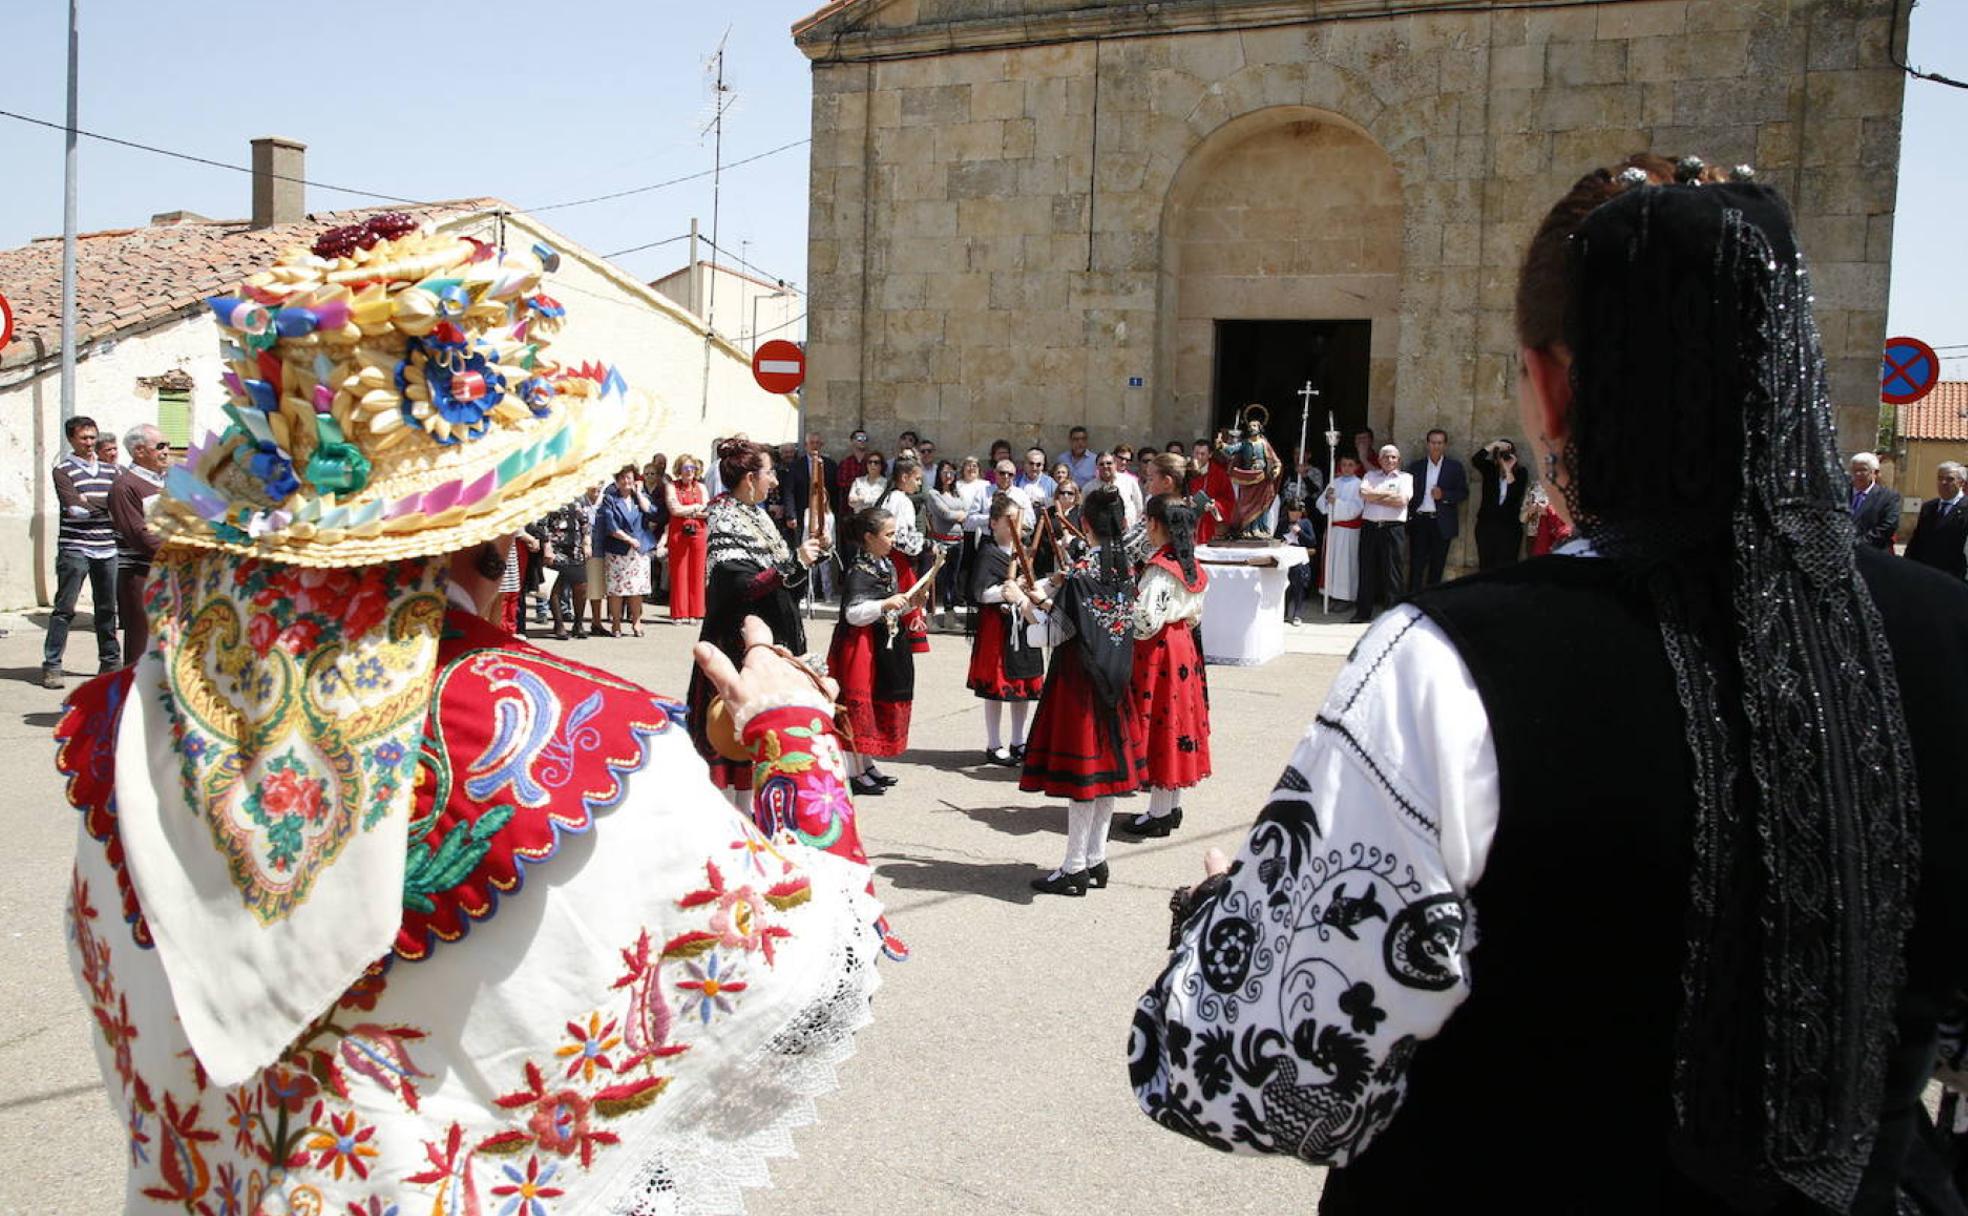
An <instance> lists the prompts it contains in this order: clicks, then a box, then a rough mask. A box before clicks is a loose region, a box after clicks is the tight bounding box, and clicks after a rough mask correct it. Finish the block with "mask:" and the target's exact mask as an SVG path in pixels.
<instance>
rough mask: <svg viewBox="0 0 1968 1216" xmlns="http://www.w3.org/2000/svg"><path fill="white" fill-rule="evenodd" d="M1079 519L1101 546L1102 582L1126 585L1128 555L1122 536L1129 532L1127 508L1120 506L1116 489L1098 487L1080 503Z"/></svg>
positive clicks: (1119, 497)
mask: <svg viewBox="0 0 1968 1216" xmlns="http://www.w3.org/2000/svg"><path fill="white" fill-rule="evenodd" d="M1080 518H1081V519H1082V520H1083V521H1085V523H1086V526H1087V531H1088V532H1090V533H1092V534H1093V539H1094V540H1095V541H1097V542H1099V544H1100V580H1101V581H1102V582H1106V583H1118V582H1123V581H1125V580H1126V579H1127V577H1128V569H1127V554H1126V552H1125V551H1124V550H1123V548H1122V546H1121V533H1123V532H1125V531H1127V508H1126V507H1124V506H1122V505H1121V491H1120V488H1119V487H1117V486H1112V485H1106V484H1102V485H1098V486H1095V487H1094V488H1093V490H1092V491H1091V492H1089V493H1088V494H1087V496H1086V502H1084V503H1082V504H1081V507H1080Z"/></svg>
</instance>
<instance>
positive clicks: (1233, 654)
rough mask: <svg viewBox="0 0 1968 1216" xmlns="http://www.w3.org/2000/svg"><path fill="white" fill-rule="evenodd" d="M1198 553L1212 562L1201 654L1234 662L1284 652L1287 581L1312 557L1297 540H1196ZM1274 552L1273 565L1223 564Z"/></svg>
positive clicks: (1244, 663)
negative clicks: (1254, 543)
mask: <svg viewBox="0 0 1968 1216" xmlns="http://www.w3.org/2000/svg"><path fill="white" fill-rule="evenodd" d="M1196 556H1197V557H1198V558H1199V559H1201V560H1202V561H1204V562H1206V563H1212V564H1210V565H1209V567H1208V569H1209V588H1208V590H1206V591H1205V592H1204V593H1203V658H1204V659H1205V660H1206V661H1208V662H1211V663H1226V664H1229V665H1230V666H1233V667H1255V666H1257V665H1259V664H1261V663H1269V662H1270V661H1271V660H1272V659H1275V658H1277V657H1278V656H1279V655H1281V654H1283V653H1284V652H1285V583H1286V580H1287V578H1288V575H1289V572H1290V570H1291V568H1292V567H1293V566H1296V565H1299V564H1300V563H1302V562H1305V561H1307V560H1309V554H1308V552H1307V550H1305V549H1302V548H1300V547H1299V546H1297V545H1276V546H1273V547H1271V548H1244V547H1232V546H1223V545H1198V546H1196ZM1257 556H1264V557H1270V558H1273V559H1275V560H1276V561H1277V563H1278V564H1277V565H1275V566H1245V565H1225V566H1219V565H1215V564H1213V563H1216V562H1244V561H1248V560H1249V559H1251V558H1253V557H1257Z"/></svg>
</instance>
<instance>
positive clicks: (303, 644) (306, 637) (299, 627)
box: [274, 619, 321, 655]
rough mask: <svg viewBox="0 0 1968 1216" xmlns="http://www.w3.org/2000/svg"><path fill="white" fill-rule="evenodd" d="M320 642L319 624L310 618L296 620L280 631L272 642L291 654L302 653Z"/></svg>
mask: <svg viewBox="0 0 1968 1216" xmlns="http://www.w3.org/2000/svg"><path fill="white" fill-rule="evenodd" d="M320 643H321V626H320V625H319V624H317V623H316V622H314V621H312V620H306V619H303V620H298V621H295V622H294V623H293V624H291V625H289V626H287V628H286V629H284V630H282V631H281V634H280V637H279V639H278V640H277V641H276V642H275V643H274V644H275V645H277V646H279V647H280V648H281V649H282V650H284V651H286V652H287V653H288V654H291V655H303V654H306V653H307V652H308V651H310V650H313V649H314V648H315V647H316V646H317V645H319V644H320Z"/></svg>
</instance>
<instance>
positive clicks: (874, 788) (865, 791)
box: [847, 773, 888, 798]
mask: <svg viewBox="0 0 1968 1216" xmlns="http://www.w3.org/2000/svg"><path fill="white" fill-rule="evenodd" d="M847 787H848V788H849V789H851V790H853V791H854V792H855V794H856V795H858V796H860V797H862V798H878V797H880V796H881V795H883V794H886V793H887V792H888V787H887V786H885V785H883V784H882V783H881V782H879V781H877V780H875V779H874V778H873V777H870V776H869V775H868V774H866V773H862V774H861V775H860V776H858V777H852V778H850V779H849V780H848V783H847Z"/></svg>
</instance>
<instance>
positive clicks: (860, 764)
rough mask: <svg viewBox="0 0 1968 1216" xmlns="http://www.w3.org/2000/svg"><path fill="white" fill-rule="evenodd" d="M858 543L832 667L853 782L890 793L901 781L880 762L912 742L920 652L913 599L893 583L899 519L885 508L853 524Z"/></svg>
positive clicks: (850, 529) (860, 514)
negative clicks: (910, 631)
mask: <svg viewBox="0 0 1968 1216" xmlns="http://www.w3.org/2000/svg"><path fill="white" fill-rule="evenodd" d="M847 542H848V543H849V544H851V545H853V546H854V547H855V549H854V561H853V562H852V563H851V564H850V565H849V566H848V568H847V577H846V579H845V580H844V584H845V587H846V590H845V591H844V592H843V593H842V594H841V606H840V624H839V625H838V626H836V627H835V629H834V641H833V644H832V645H831V646H829V647H828V648H827V671H828V674H830V675H832V676H833V677H834V679H835V680H837V681H839V682H840V701H839V704H840V709H841V716H842V717H843V718H844V719H845V720H846V722H847V726H848V730H849V733H850V734H851V736H852V737H851V738H850V739H848V741H847V743H848V747H849V748H850V749H851V750H850V752H849V754H848V774H849V778H848V783H849V785H850V786H852V788H853V790H854V792H855V793H857V794H886V793H887V792H888V787H889V786H891V785H894V784H895V782H896V779H895V778H894V777H891V776H889V775H888V774H887V773H884V772H882V771H881V770H880V769H879V768H877V767H876V766H875V757H877V756H899V755H901V754H902V753H903V752H904V751H906V750H907V749H908V746H909V709H910V702H912V701H913V700H914V699H915V695H916V655H915V652H914V651H913V650H911V649H910V648H909V639H908V637H907V635H905V634H904V633H903V632H902V629H901V622H900V617H901V614H902V613H903V612H905V611H906V610H907V609H908V607H909V599H908V597H907V596H905V595H903V594H902V593H901V592H900V591H898V590H896V586H895V563H894V562H892V561H890V560H889V554H890V553H891V552H892V551H893V550H894V548H895V516H894V515H893V514H891V513H890V512H889V511H888V510H887V509H885V508H883V507H868V508H866V509H864V510H861V511H857V512H855V513H854V514H853V515H852V516H850V517H849V518H848V521H847Z"/></svg>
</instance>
